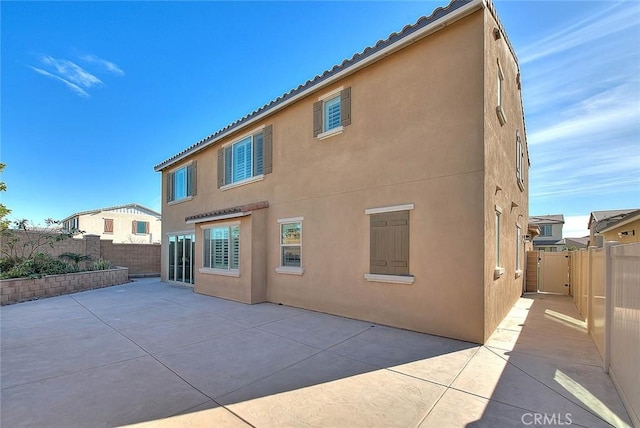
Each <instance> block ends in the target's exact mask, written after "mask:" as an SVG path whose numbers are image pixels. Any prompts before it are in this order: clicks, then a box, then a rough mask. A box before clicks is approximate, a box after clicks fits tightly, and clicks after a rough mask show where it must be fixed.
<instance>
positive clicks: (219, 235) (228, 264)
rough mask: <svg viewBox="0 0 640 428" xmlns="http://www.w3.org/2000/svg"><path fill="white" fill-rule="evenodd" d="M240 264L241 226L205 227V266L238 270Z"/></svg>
mask: <svg viewBox="0 0 640 428" xmlns="http://www.w3.org/2000/svg"><path fill="white" fill-rule="evenodd" d="M239 265H240V226H235V225H234V226H217V227H212V228H207V229H204V260H203V266H204V267H207V268H211V269H219V270H229V271H232V270H238V267H239Z"/></svg>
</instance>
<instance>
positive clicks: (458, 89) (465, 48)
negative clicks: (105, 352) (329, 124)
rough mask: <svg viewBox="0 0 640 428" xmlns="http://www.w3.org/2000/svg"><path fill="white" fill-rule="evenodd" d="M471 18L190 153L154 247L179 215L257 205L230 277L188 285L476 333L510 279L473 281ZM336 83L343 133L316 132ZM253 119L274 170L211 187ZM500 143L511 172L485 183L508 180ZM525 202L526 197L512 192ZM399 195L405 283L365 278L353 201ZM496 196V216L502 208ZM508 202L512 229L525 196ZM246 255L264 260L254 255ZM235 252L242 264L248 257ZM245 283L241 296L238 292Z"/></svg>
mask: <svg viewBox="0 0 640 428" xmlns="http://www.w3.org/2000/svg"><path fill="white" fill-rule="evenodd" d="M484 13H485V12H483V11H479V12H476V13H474V14H472V15H470V16H468V17H466V18H464V19H462V20H461V21H459V22H457V23H455V24H453V25H451V26H450V27H447V28H445V29H444V30H441V31H439V32H438V33H435V34H433V35H431V36H429V37H427V38H425V39H423V40H421V41H419V42H417V43H415V44H414V45H411V46H409V47H407V48H405V49H403V50H401V51H399V52H397V53H394V54H393V55H391V56H389V57H387V58H385V59H384V60H381V61H379V62H377V63H375V64H373V65H371V66H369V67H367V68H365V69H363V70H360V71H358V72H356V73H354V74H352V75H350V76H348V77H346V78H344V79H342V80H340V81H338V82H336V83H335V84H332V85H330V86H328V87H326V88H323V89H321V90H319V91H317V92H316V93H313V94H311V95H309V96H307V97H306V98H304V99H302V100H300V101H299V102H297V103H295V104H294V105H291V106H289V107H288V108H286V109H285V110H282V111H280V112H277V113H275V114H274V115H272V116H271V117H269V118H266V119H265V120H264V121H262V122H260V123H257V124H256V125H255V127H248V128H247V129H246V130H245V131H244V132H239V133H236V134H235V135H232V136H230V137H229V138H227V139H225V140H224V141H222V142H221V143H220V144H216V145H215V146H212V147H209V148H207V149H205V150H203V151H201V152H200V153H197V154H195V155H194V156H192V157H191V158H188V159H185V160H184V163H187V162H189V161H191V160H192V159H197V160H198V192H197V195H196V196H195V197H193V198H192V199H191V200H188V201H185V202H182V203H177V204H172V205H170V206H167V204H166V203H164V204H163V245H165V246H166V245H167V233H173V232H176V231H181V232H182V231H187V230H193V226H191V225H187V224H185V221H184V219H185V217H186V216H190V215H195V214H200V213H204V212H210V211H213V210H216V209H223V208H228V207H233V206H238V205H244V204H248V203H252V202H257V201H263V200H267V201H268V202H269V207H268V208H266V209H262V210H256V211H255V212H253V213H252V214H251V215H250V216H247V217H242V218H241V219H240V221H241V230H240V235H241V238H240V240H241V241H240V242H241V257H242V258H241V267H240V271H241V272H240V277H239V278H229V277H222V276H217V275H205V274H200V273H196V285H195V288H196V291H199V292H202V293H206V294H212V295H218V296H221V297H226V298H231V299H235V300H240V301H245V302H247V301H249V300H252V301H253V302H255V301H261V298H266V300H268V301H271V302H275V303H283V304H287V305H293V306H298V307H303V308H308V309H313V310H317V311H322V312H328V313H333V314H338V315H344V316H348V317H354V318H359V319H364V320H369V321H373V322H379V323H382V324H387V325H391V326H397V327H402V328H408V329H412V330H416V331H421V332H427V333H432V334H438V335H443V336H449V337H456V338H459V339H464V340H469V341H474V342H482V341H484V339H485V336H486V331H487V326H486V325H485V320H484V314H483V312H484V310H485V305H484V302H483V300H484V298H485V293H487V294H488V295H489V297H490V298H491V299H493V300H492V302H493V303H492V304H491V305H490V307H494V306H496V307H497V306H500V305H504V304H506V303H504V302H506V301H507V300H508V301H511V296H512V294H513V293H512V292H511V291H512V289H513V288H514V283H515V282H516V281H515V279H513V278H512V280H511V281H510V282H509V283H508V284H505V285H504V288H508V292H505V293H506V297H503V296H502V295H498V296H497V297H496V296H495V295H494V294H490V293H489V292H488V291H487V290H485V288H486V287H485V282H486V280H487V279H486V275H485V274H483V270H485V268H486V266H485V262H484V259H485V256H484V253H485V238H486V235H487V234H489V233H490V230H487V227H486V226H485V225H484V223H485V219H486V214H485V213H484V212H485V209H486V207H487V206H488V203H487V198H488V194H487V192H485V191H484V190H483V189H484V187H485V185H486V183H487V182H488V180H486V179H485V178H484V173H485V171H484V169H485V149H484V139H485V138H486V135H485V122H484V119H483V113H484V110H485V108H486V107H485V94H484V91H485V86H486V82H485V75H484V73H483V72H482V70H484V69H485V67H487V65H486V64H485V60H484V51H483V48H484V46H483V44H484V41H483V40H484V38H483V26H484ZM473 70H477V72H473ZM340 86H342V87H345V88H346V87H351V97H352V105H351V111H352V123H351V125H349V126H347V127H346V128H345V130H344V132H343V133H342V134H339V135H336V136H333V137H331V138H328V139H326V140H318V139H315V138H313V135H312V128H313V127H312V106H313V103H314V102H315V101H317V100H318V97H320V96H322V95H323V94H325V93H328V92H331V91H332V90H334V89H337V88H339V87H340ZM513 116H514V119H513V122H514V125H515V122H516V121H517V119H516V118H515V114H514V115H513ZM266 124H271V125H273V173H271V174H268V175H266V176H265V178H264V180H262V181H258V182H255V183H251V184H248V185H245V186H241V187H236V188H233V189H229V190H226V191H221V190H219V189H217V188H216V175H217V171H216V168H217V164H216V155H217V149H218V147H220V145H222V144H224V143H226V142H231V141H235V140H237V139H238V138H239V137H241V136H242V135H244V134H246V133H249V132H251V131H252V130H253V129H255V128H257V127H259V126H261V125H266ZM514 138H515V131H514ZM509 142H510V143H511V139H510V140H509ZM513 144H515V140H514V141H513ZM491 150H494V149H493V148H492V149H491ZM501 150H502V149H500V150H496V154H495V155H494V154H491V156H492V159H493V158H496V157H500V161H502V156H504V157H507V156H509V162H510V164H511V165H512V166H511V169H513V171H512V170H511V169H509V170H508V171H506V169H507V167H506V166H505V167H504V168H505V171H503V170H502V169H499V170H496V171H495V172H494V173H493V175H494V177H495V178H493V179H492V180H491V182H492V183H494V182H495V181H504V182H507V181H509V180H508V179H506V178H505V179H504V180H503V179H501V178H500V179H498V178H497V177H498V176H500V174H507V175H508V177H511V176H513V177H514V184H515V166H513V160H514V159H515V153H514V154H513V156H511V155H510V154H506V153H502V151H501ZM505 150H506V149H505ZM509 150H511V146H509ZM513 150H515V149H513ZM184 163H183V164H184ZM179 166H180V165H177V164H176V165H172V167H171V168H169V169H167V171H171V170H172V169H174V168H177V167H179ZM165 172H166V171H165ZM162 183H163V186H164V184H165V180H164V179H163V180H162ZM505 186H508V184H505ZM516 186H517V185H516ZM493 187H495V185H493ZM506 188H507V187H505V189H506ZM509 191H511V190H509ZM165 192H166V189H163V195H164V194H166V193H165ZM525 198H526V192H525V193H524V194H520V197H519V198H518V201H520V200H521V199H525ZM163 199H164V198H163ZM492 200H493V199H492ZM409 203H412V204H414V207H415V208H414V209H413V210H411V211H410V272H411V274H412V275H414V276H415V282H414V283H413V284H410V285H399V284H390V283H379V282H369V281H366V280H365V279H364V274H365V273H368V271H369V216H368V215H366V214H365V209H367V208H375V207H385V206H393V205H401V204H409ZM503 204H504V208H505V209H506V210H507V211H508V208H509V205H507V204H506V203H503ZM520 207H521V209H520V211H521V212H523V213H524V219H523V220H522V222H521V225H522V227H523V234H524V233H526V219H527V212H526V202H522V203H521V205H520ZM490 212H491V213H492V212H493V208H492V207H491V210H490ZM291 217H303V218H304V220H303V226H302V230H303V232H302V242H303V245H302V254H303V255H302V267H303V269H304V274H303V275H286V274H280V273H276V268H277V267H278V266H279V263H280V260H279V257H280V255H279V254H280V246H279V224H278V219H282V218H291ZM508 222H510V223H513V221H511V220H509V221H508ZM195 231H196V257H195V260H196V272H197V271H198V268H199V267H200V266H202V254H203V252H202V251H203V250H202V244H201V241H202V232H201V229H200V227H197V228H196V229H195ZM249 242H250V243H251V248H248V246H247V243H249ZM165 248H166V247H165ZM249 250H251V253H247V251H249ZM505 251H508V250H505ZM514 251H515V250H514ZM165 253H166V251H163V255H162V260H163V272H162V275H163V279H166V265H167V255H166V254H165ZM258 254H262V255H264V258H265V259H264V262H262V261H261V260H259V259H258V258H257V255H258ZM491 254H492V253H490V254H489V256H491ZM523 257H524V253H523ZM247 260H252V262H251V266H247ZM523 265H524V262H523ZM262 266H263V267H262ZM492 273H493V271H492ZM511 275H512V276H513V272H512V273H511ZM490 285H494V281H493V278H491V284H490ZM234 287H235V288H234ZM250 287H253V289H251V291H250V292H249V294H250V295H251V296H249V295H248V294H247V290H250ZM500 287H502V286H500ZM487 288H488V287H487ZM265 292H266V294H264V296H261V293H265ZM496 302H499V304H498V303H496Z"/></svg>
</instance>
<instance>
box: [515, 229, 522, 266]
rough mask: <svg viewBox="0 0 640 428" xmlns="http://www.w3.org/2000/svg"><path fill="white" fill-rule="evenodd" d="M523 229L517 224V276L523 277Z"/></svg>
mask: <svg viewBox="0 0 640 428" xmlns="http://www.w3.org/2000/svg"><path fill="white" fill-rule="evenodd" d="M521 257H522V228H520V225H519V224H516V276H520V275H522V262H521V261H520V258H521Z"/></svg>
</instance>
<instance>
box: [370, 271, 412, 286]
mask: <svg viewBox="0 0 640 428" xmlns="http://www.w3.org/2000/svg"><path fill="white" fill-rule="evenodd" d="M364 279H366V280H367V281H370V282H387V283H390V284H413V282H414V281H415V277H414V276H413V275H411V276H404V275H381V274H377V273H365V274H364Z"/></svg>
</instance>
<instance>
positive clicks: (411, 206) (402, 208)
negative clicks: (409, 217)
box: [364, 204, 415, 215]
mask: <svg viewBox="0 0 640 428" xmlns="http://www.w3.org/2000/svg"><path fill="white" fill-rule="evenodd" d="M414 208H415V205H414V204H404V205H392V206H389V207H379V208H367V209H366V210H364V213H365V214H366V215H371V214H382V213H392V212H396V211H409V210H412V209H414Z"/></svg>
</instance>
